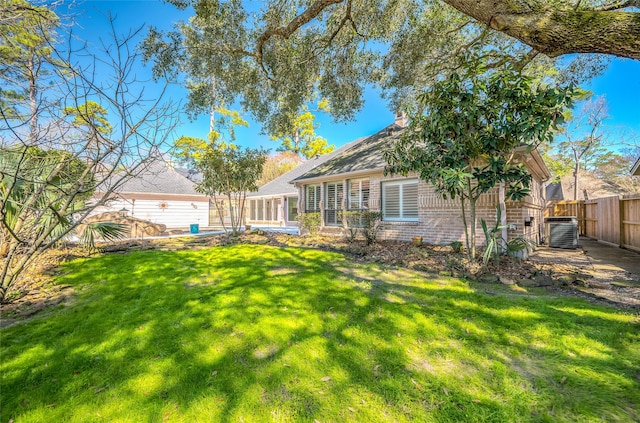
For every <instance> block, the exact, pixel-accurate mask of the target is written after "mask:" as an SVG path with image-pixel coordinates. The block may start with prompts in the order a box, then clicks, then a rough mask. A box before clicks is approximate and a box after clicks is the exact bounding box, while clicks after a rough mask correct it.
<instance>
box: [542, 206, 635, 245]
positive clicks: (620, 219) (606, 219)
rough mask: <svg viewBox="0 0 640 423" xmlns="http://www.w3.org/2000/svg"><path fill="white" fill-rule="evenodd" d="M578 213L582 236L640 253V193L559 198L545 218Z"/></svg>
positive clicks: (549, 207) (550, 207)
mask: <svg viewBox="0 0 640 423" xmlns="http://www.w3.org/2000/svg"><path fill="white" fill-rule="evenodd" d="M549 216H576V217H577V218H578V231H579V232H580V235H584V236H588V237H589V238H593V239H597V240H598V241H601V242H604V243H607V244H611V245H615V246H621V247H624V248H628V249H630V250H635V251H639V252H640V194H632V195H625V196H622V197H618V196H614V197H604V198H598V199H595V200H586V201H555V202H552V203H550V204H549V205H548V206H547V208H546V210H545V217H549Z"/></svg>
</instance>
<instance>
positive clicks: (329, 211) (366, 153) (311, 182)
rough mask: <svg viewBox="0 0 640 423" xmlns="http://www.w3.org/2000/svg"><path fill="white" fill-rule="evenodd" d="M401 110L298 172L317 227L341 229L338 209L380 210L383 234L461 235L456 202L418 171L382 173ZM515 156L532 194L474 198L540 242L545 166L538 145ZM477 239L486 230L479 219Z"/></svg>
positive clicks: (437, 238)
mask: <svg viewBox="0 0 640 423" xmlns="http://www.w3.org/2000/svg"><path fill="white" fill-rule="evenodd" d="M404 123H405V122H404V119H402V116H400V117H399V118H397V119H396V122H395V123H394V124H392V125H390V126H388V127H386V128H384V129H382V130H381V131H379V132H378V133H376V134H374V135H371V136H369V137H367V138H364V139H361V140H358V141H355V142H353V143H352V144H350V145H349V146H348V148H346V149H343V150H341V151H340V152H339V153H338V154H336V155H335V156H334V157H332V158H330V159H329V160H327V161H325V162H324V163H322V164H321V165H318V166H315V167H314V168H313V169H312V170H310V171H308V172H306V173H304V174H303V175H300V176H298V177H296V178H295V179H294V180H293V182H294V184H295V186H296V188H297V189H298V197H299V201H298V209H299V210H303V211H305V212H320V214H321V217H322V228H321V231H322V232H324V233H332V232H333V233H339V231H340V229H339V226H340V224H341V222H340V213H339V212H340V211H351V210H377V211H382V215H383V230H382V231H381V233H380V237H381V238H383V239H393V240H404V241H409V240H411V238H413V237H417V236H421V237H423V240H424V242H428V243H433V244H448V243H450V242H453V241H464V226H463V223H462V215H461V209H460V205H459V202H458V201H457V200H444V199H443V198H442V197H441V196H440V195H439V194H437V193H436V192H435V190H434V187H433V186H431V185H430V184H427V183H426V182H424V181H422V180H420V179H419V178H418V176H417V175H409V176H407V177H404V176H400V175H396V176H384V167H385V165H386V162H385V160H384V158H383V154H382V153H383V151H384V150H385V149H387V148H389V147H390V146H391V145H392V143H393V142H394V141H395V140H396V139H397V137H398V136H399V135H400V134H401V133H402V131H403V129H404V126H405V125H404ZM516 158H517V160H519V161H521V162H522V163H524V164H525V166H526V167H527V169H528V170H529V172H530V173H531V175H532V176H533V178H532V179H533V180H532V183H531V187H530V189H531V195H530V196H529V197H527V198H526V199H524V200H523V201H520V202H505V201H504V189H500V188H495V189H493V190H492V191H490V192H489V193H487V194H485V195H483V196H482V197H481V198H480V199H479V201H478V203H477V214H478V222H480V218H484V219H485V220H487V222H488V223H489V225H490V226H493V224H494V223H495V219H496V205H501V207H502V209H503V210H504V211H503V213H502V219H501V220H502V221H501V223H502V225H504V226H505V227H506V226H507V225H508V226H509V227H510V229H509V230H507V229H505V230H504V231H503V236H504V237H505V238H513V237H517V236H526V237H527V238H529V239H531V240H533V241H535V242H541V240H542V237H543V234H544V227H543V210H544V207H545V201H544V182H545V181H546V180H548V179H549V178H550V174H549V171H548V169H547V167H546V166H545V164H544V162H543V161H542V158H541V156H540V154H539V153H538V152H537V151H535V150H534V151H532V152H530V153H527V152H526V149H525V148H522V149H521V150H519V151H517V152H516ZM477 239H478V243H482V242H484V236H483V234H482V230H481V229H480V225H478V238H477Z"/></svg>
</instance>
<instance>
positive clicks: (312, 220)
mask: <svg viewBox="0 0 640 423" xmlns="http://www.w3.org/2000/svg"><path fill="white" fill-rule="evenodd" d="M298 218H299V219H300V227H302V228H303V229H306V230H308V231H309V233H310V234H311V235H316V234H317V233H318V230H319V229H320V223H321V218H320V213H319V212H311V213H302V214H300V215H299V216H298Z"/></svg>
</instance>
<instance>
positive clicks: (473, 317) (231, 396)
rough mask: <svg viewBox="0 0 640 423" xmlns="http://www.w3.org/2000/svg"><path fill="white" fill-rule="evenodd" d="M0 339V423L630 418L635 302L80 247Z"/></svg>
mask: <svg viewBox="0 0 640 423" xmlns="http://www.w3.org/2000/svg"><path fill="white" fill-rule="evenodd" d="M58 282H59V283H64V284H71V285H73V286H74V288H75V289H76V298H75V299H74V301H73V302H72V303H70V304H69V305H67V306H60V307H59V308H58V309H56V310H54V311H53V312H51V313H48V314H47V315H43V316H41V317H39V318H36V319H33V320H31V321H29V322H26V323H23V324H20V325H17V326H13V327H9V328H6V329H4V330H2V331H1V332H0V336H1V342H2V345H1V348H0V351H1V354H2V355H1V364H0V373H1V375H2V376H1V378H2V380H1V384H0V389H1V391H0V393H1V401H2V402H1V404H0V421H2V422H6V421H9V420H10V419H13V421H14V422H16V423H18V422H52V421H65V422H94V421H95V422H99V421H108V422H115V421H119V422H147V421H148V422H156V421H158V422H159V421H168V422H184V421H193V422H195V421H200V422H213V421H216V422H218V421H220V422H226V421H232V422H264V421H277V422H282V421H307V422H313V421H315V420H317V421H319V422H322V423H324V422H340V421H347V420H348V421H362V422H377V421H388V422H401V421H407V422H409V421H411V422H415V421H424V422H431V421H433V422H448V421H452V422H453V421H456V422H474V421H483V422H485V421H487V422H507V421H521V422H526V421H550V422H551V421H553V422H556V421H567V422H581V421H585V422H586V421H620V422H625V421H629V422H630V421H639V420H640V411H639V409H640V331H639V330H638V327H639V321H638V316H634V315H632V314H629V313H625V312H622V311H619V310H616V309H613V308H607V307H601V306H595V305H592V304H589V303H587V302H585V301H583V300H580V299H575V298H567V297H558V296H554V295H553V294H551V293H548V292H546V291H536V290H534V291H529V292H527V291H519V290H514V289H511V288H508V287H498V286H488V285H477V284H471V283H468V282H465V281H461V280H458V279H454V278H439V277H437V276H432V277H426V278H425V274H420V273H416V272H412V271H407V270H403V269H383V268H380V267H378V266H376V265H360V264H354V263H352V262H349V261H348V260H347V259H346V258H345V257H343V256H341V255H339V254H335V253H327V252H321V251H316V250H305V249H297V248H281V249H278V248H274V247H269V246H256V245H236V246H230V247H218V248H210V249H201V250H197V251H176V252H169V251H144V252H136V253H130V254H125V255H109V256H104V257H99V258H94V259H83V260H76V261H73V262H71V263H68V264H66V265H65V266H64V268H63V275H61V276H59V278H58Z"/></svg>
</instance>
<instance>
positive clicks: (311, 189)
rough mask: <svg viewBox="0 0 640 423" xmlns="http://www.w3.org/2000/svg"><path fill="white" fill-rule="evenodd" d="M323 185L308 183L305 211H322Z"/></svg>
mask: <svg viewBox="0 0 640 423" xmlns="http://www.w3.org/2000/svg"><path fill="white" fill-rule="evenodd" d="M321 189H322V186H321V185H320V184H314V185H306V186H305V187H304V190H305V198H306V202H305V211H306V212H319V211H320V190H321Z"/></svg>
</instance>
